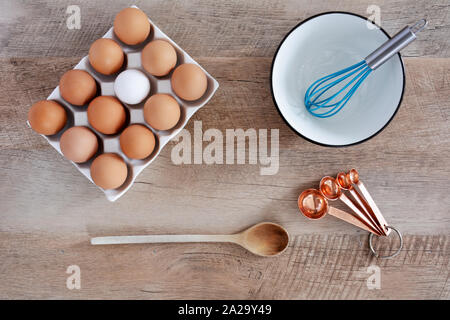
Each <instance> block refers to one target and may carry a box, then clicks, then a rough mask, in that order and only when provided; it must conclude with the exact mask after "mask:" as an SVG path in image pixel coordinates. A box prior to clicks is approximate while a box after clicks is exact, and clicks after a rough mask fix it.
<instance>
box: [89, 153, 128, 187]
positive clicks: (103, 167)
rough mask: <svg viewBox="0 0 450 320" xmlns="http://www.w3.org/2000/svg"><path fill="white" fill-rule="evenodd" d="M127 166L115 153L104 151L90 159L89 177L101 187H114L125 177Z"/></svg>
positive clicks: (120, 183)
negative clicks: (92, 159)
mask: <svg viewBox="0 0 450 320" xmlns="http://www.w3.org/2000/svg"><path fill="white" fill-rule="evenodd" d="M127 175H128V168H127V165H126V163H125V161H123V159H122V158H121V157H120V156H119V155H117V154H115V153H104V154H101V155H99V156H98V157H97V158H95V159H94V161H92V164H91V178H92V180H94V183H95V184H96V185H97V186H99V187H100V188H103V189H116V188H118V187H120V186H121V185H122V184H123V183H124V182H125V180H126V179H127Z"/></svg>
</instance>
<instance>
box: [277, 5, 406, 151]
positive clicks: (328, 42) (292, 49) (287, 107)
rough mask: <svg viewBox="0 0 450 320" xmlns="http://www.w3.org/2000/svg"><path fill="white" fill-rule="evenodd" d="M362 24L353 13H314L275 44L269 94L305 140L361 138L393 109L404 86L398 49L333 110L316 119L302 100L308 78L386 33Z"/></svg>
mask: <svg viewBox="0 0 450 320" xmlns="http://www.w3.org/2000/svg"><path fill="white" fill-rule="evenodd" d="M369 23H370V22H369ZM367 24H368V23H367V20H366V18H364V17H362V16H359V15H355V14H352V13H347V12H327V13H323V14H319V15H316V16H313V17H311V18H309V19H307V20H305V21H302V22H301V23H299V24H298V25H297V26H296V27H295V28H294V29H292V30H291V31H290V32H289V33H288V34H287V35H286V37H285V38H284V39H283V41H282V42H281V44H280V46H279V47H278V50H277V52H276V53H275V57H274V59H273V63H272V73H271V85H272V96H273V99H274V102H275V105H276V106H277V108H278V110H279V112H280V114H281V116H282V117H283V118H284V120H285V121H286V122H287V123H288V125H289V126H290V127H291V128H292V129H293V130H294V131H295V132H297V133H298V134H299V135H300V136H302V137H304V138H305V139H307V140H309V141H311V142H315V143H317V144H320V145H325V146H348V145H352V144H356V143H360V142H363V141H365V140H368V139H370V138H371V137H373V136H375V135H376V134H377V133H379V132H380V131H382V130H383V129H384V128H385V127H386V125H387V124H388V123H389V122H390V120H391V119H392V118H393V117H394V115H395V113H396V112H397V110H398V108H399V106H400V103H401V100H402V97H403V91H404V86H405V72H404V67H403V62H402V59H401V57H400V54H397V55H395V56H394V57H392V58H391V59H390V60H389V61H387V62H386V63H385V64H384V65H382V66H381V67H379V68H378V69H376V70H375V71H374V72H372V73H371V74H370V75H369V76H368V77H367V78H366V80H365V81H364V83H363V84H362V85H361V86H360V87H359V88H358V90H357V92H356V93H355V94H354V96H353V97H352V98H351V99H350V101H349V102H348V103H347V105H346V106H345V107H344V108H343V109H342V110H341V111H340V112H339V113H338V114H336V115H334V116H332V117H330V118H317V117H314V116H313V115H311V114H310V113H309V112H308V111H307V110H306V108H305V105H304V103H303V99H304V96H305V91H306V89H307V88H308V87H309V86H310V85H311V83H312V82H314V81H315V80H317V79H319V78H321V77H323V76H325V75H327V74H330V73H333V72H335V71H338V70H340V69H342V68H345V67H348V66H350V65H353V64H354V63H356V62H359V61H361V60H363V59H364V58H365V57H366V56H367V55H368V54H370V53H371V52H372V51H373V50H375V49H376V48H377V47H379V46H380V45H381V44H382V43H383V42H385V41H386V40H388V39H389V38H390V37H389V35H388V34H387V33H386V31H384V30H383V29H382V28H378V27H376V26H375V25H373V24H372V26H373V27H372V28H369V27H368V26H367Z"/></svg>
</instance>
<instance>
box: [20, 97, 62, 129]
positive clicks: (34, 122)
mask: <svg viewBox="0 0 450 320" xmlns="http://www.w3.org/2000/svg"><path fill="white" fill-rule="evenodd" d="M66 121H67V115H66V110H65V109H64V108H63V107H62V106H61V105H60V104H59V103H57V102H55V101H51V100H42V101H38V102H36V103H35V104H33V106H32V107H31V108H30V110H29V111H28V122H29V123H30V126H31V128H32V129H33V130H34V131H36V132H37V133H40V134H45V135H52V134H55V133H58V132H59V131H60V130H61V129H62V128H64V126H65V125H66Z"/></svg>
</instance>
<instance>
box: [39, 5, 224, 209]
mask: <svg viewBox="0 0 450 320" xmlns="http://www.w3.org/2000/svg"><path fill="white" fill-rule="evenodd" d="M132 7H134V8H137V7H136V6H132ZM149 21H150V24H151V32H150V34H149V36H148V37H147V39H146V40H145V41H144V42H142V43H140V44H139V45H136V46H130V45H126V44H125V43H123V42H121V41H120V40H119V39H118V38H117V37H116V36H115V34H114V32H113V27H111V28H110V29H109V30H108V32H106V33H105V35H104V36H103V38H109V39H113V40H115V41H116V42H117V43H118V44H119V45H120V46H121V48H122V50H123V52H124V54H125V59H124V65H123V66H122V68H121V69H120V71H119V72H117V73H116V74H114V75H109V76H108V75H103V74H100V73H98V72H97V71H95V70H94V68H92V66H91V65H90V63H89V58H88V56H85V57H84V58H82V59H81V61H80V62H79V63H78V64H77V65H76V66H75V67H74V69H81V70H85V71H87V72H88V73H89V74H90V75H92V76H93V78H94V79H95V80H96V82H97V95H96V97H97V96H100V95H103V96H114V97H116V98H117V99H119V98H118V97H117V96H116V94H115V92H114V81H115V79H116V77H117V76H118V75H119V74H120V73H121V72H122V71H124V70H127V69H136V70H139V71H141V72H143V73H144V74H145V75H146V76H147V77H148V79H149V81H150V93H149V94H148V96H147V97H146V98H145V99H144V100H143V101H142V102H141V103H139V104H136V105H130V104H127V103H124V102H123V101H121V103H122V105H123V106H124V108H125V110H126V113H127V120H126V124H125V125H124V126H123V128H122V130H121V131H120V132H119V133H117V134H114V135H106V134H103V133H100V132H98V131H97V130H95V129H94V128H93V127H92V126H91V125H90V124H89V121H88V118H87V107H88V106H87V105H85V106H81V107H80V106H74V105H72V104H70V103H68V102H67V101H65V100H64V99H63V98H62V97H61V94H60V91H59V86H58V87H56V88H55V89H54V90H53V92H52V93H51V94H50V95H49V96H48V98H47V100H55V101H57V102H58V103H60V104H61V105H62V106H63V107H64V108H65V109H66V111H67V119H68V120H67V124H66V126H65V127H64V128H63V130H61V131H60V132H59V133H57V134H55V135H52V136H45V135H43V137H44V138H45V139H46V140H47V141H48V142H49V144H50V145H51V146H52V147H53V148H55V149H56V150H57V151H58V152H59V153H60V154H62V152H61V149H60V145H59V140H60V137H61V135H62V134H63V133H64V131H65V130H67V129H68V128H70V127H72V126H85V127H88V128H89V129H91V130H92V132H94V133H95V134H96V136H97V138H98V142H99V150H98V152H97V153H96V155H95V156H94V157H92V158H91V159H90V160H89V161H87V162H85V163H75V162H72V161H71V162H72V164H73V165H74V166H75V167H77V169H78V170H79V171H80V172H81V173H82V174H83V175H84V176H85V177H86V178H88V179H89V180H90V181H91V182H92V183H94V182H93V180H92V178H91V174H90V166H91V163H92V161H93V160H94V159H95V158H96V157H97V156H98V155H100V154H102V153H116V154H118V155H120V156H121V157H122V159H123V160H124V161H125V163H126V164H127V168H128V176H127V178H126V181H125V182H124V184H123V185H122V186H120V187H119V188H117V189H109V190H105V189H102V188H100V187H99V189H101V190H102V191H103V192H104V193H105V195H106V198H107V199H108V200H109V201H115V200H117V199H118V198H120V197H121V196H122V195H123V194H124V193H125V192H126V191H128V189H130V187H131V186H132V184H133V182H134V181H135V180H136V178H137V176H138V175H139V174H140V173H141V172H142V170H143V169H145V168H146V167H147V166H148V165H150V164H151V163H152V161H153V160H155V158H156V157H157V156H158V155H159V153H160V152H161V150H162V148H164V146H165V145H166V144H167V143H168V142H169V141H170V140H171V139H172V138H173V137H174V136H176V135H177V134H178V133H179V132H180V131H181V130H182V129H183V128H184V127H185V126H186V124H187V122H188V121H189V119H190V118H191V117H192V116H193V115H194V114H195V112H197V111H198V110H199V109H200V108H201V107H203V106H204V105H205V104H206V103H207V102H208V101H209V100H210V99H211V98H212V96H213V95H214V93H215V91H216V90H217V89H218V87H219V84H218V82H217V81H216V80H215V79H214V78H213V77H212V76H211V75H210V74H209V73H208V72H207V71H206V70H205V69H203V68H202V66H200V65H199V64H198V63H197V62H196V61H195V60H194V59H192V58H191V57H190V56H189V55H188V54H187V53H186V52H185V51H184V50H183V49H181V48H180V47H179V46H178V45H177V44H176V43H175V42H174V41H172V39H170V38H169V37H168V36H167V35H166V34H164V33H163V32H162V31H161V30H160V29H159V28H158V27H157V26H156V25H155V24H154V23H153V21H151V20H150V19H149ZM156 39H161V40H165V41H167V42H169V43H170V44H171V45H172V46H173V47H174V49H175V50H176V53H177V64H176V66H175V68H176V67H177V66H179V65H180V64H183V63H193V64H195V65H197V66H199V67H200V68H201V69H202V70H203V71H204V72H205V74H206V77H207V89H206V92H205V94H204V95H203V96H202V97H201V98H200V99H198V100H196V101H185V100H183V99H181V98H179V97H178V96H177V95H176V94H175V92H173V90H172V86H171V83H170V79H171V76H172V73H173V70H174V69H175V68H174V69H172V71H171V72H170V73H169V74H168V75H166V76H163V77H155V76H153V75H151V74H149V73H148V72H147V71H146V70H145V69H144V68H143V67H142V62H141V51H142V49H143V48H144V47H145V46H146V45H147V43H149V42H150V41H153V40H156ZM156 93H165V94H169V95H171V96H172V97H173V98H175V100H176V101H177V102H178V104H179V105H180V111H181V113H180V120H179V121H178V123H177V125H176V126H175V127H174V128H172V129H170V130H165V131H161V130H156V129H154V128H152V127H151V126H150V125H148V124H147V123H146V122H145V120H144V113H143V107H144V104H145V101H146V100H147V99H148V98H149V97H150V96H152V95H154V94H156ZM119 101H120V99H119ZM131 124H140V125H143V126H145V127H146V128H148V129H150V130H151V131H152V132H153V133H154V135H155V140H156V143H155V148H154V150H153V152H152V154H151V155H150V156H148V157H147V158H145V159H142V160H136V159H130V158H128V157H127V156H126V155H125V154H124V153H123V152H122V150H121V148H120V142H119V136H120V134H121V133H122V131H123V130H124V129H125V128H126V127H127V126H129V125H131Z"/></svg>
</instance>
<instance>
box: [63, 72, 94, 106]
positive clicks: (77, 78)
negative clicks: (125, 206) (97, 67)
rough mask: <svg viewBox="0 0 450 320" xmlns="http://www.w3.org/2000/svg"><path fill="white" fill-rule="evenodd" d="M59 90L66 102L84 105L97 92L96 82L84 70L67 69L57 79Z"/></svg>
mask: <svg viewBox="0 0 450 320" xmlns="http://www.w3.org/2000/svg"><path fill="white" fill-rule="evenodd" d="M59 92H60V93H61V96H62V97H63V98H64V100H66V101H67V102H69V103H71V104H73V105H76V106H84V105H85V104H87V103H88V102H89V101H91V100H92V98H94V97H95V95H96V93H97V84H96V82H95V80H94V78H93V77H92V76H91V75H90V74H89V73H87V72H86V71H84V70H76V69H74V70H69V71H67V72H66V73H64V75H63V76H62V77H61V80H60V81H59Z"/></svg>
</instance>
